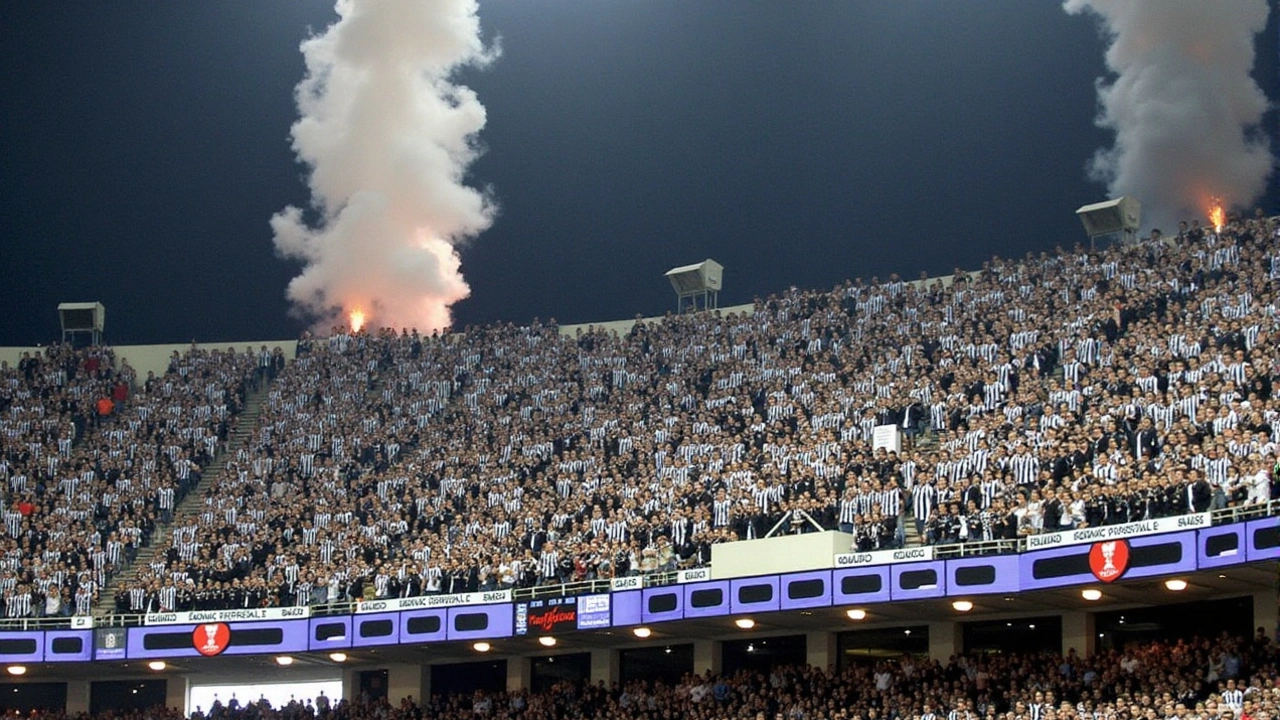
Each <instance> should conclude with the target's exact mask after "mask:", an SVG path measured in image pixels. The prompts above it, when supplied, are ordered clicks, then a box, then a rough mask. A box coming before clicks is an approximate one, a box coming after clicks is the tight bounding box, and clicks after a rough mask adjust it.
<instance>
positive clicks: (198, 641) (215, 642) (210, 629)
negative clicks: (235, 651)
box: [191, 623, 231, 657]
mask: <svg viewBox="0 0 1280 720" xmlns="http://www.w3.org/2000/svg"><path fill="white" fill-rule="evenodd" d="M191 643H192V644H193V645H195V648H196V652H198V653H200V654H201V655H204V656H206V657H213V656H214V655H220V654H221V653H222V651H223V650H226V649H227V646H228V645H230V644H231V628H229V627H227V624H226V623H205V624H204V625H197V626H196V629H195V630H194V631H192V633H191Z"/></svg>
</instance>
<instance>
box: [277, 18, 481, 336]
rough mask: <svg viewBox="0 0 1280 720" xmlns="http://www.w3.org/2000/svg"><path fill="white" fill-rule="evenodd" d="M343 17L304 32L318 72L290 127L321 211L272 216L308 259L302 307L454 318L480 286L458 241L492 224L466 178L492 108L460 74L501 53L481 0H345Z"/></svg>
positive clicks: (325, 318)
mask: <svg viewBox="0 0 1280 720" xmlns="http://www.w3.org/2000/svg"><path fill="white" fill-rule="evenodd" d="M336 10H337V14H338V16H339V19H338V20H337V21H336V22H334V23H333V24H332V25H330V26H329V27H328V29H326V30H325V32H324V33H323V34H320V35H316V36H313V37H311V38H309V39H308V40H306V41H305V42H303V43H302V47H301V49H302V54H303V56H304V58H305V60H306V65H307V74H306V76H305V77H304V79H303V80H302V82H301V83H299V84H298V87H297V95H296V98H297V104H298V111H299V115H300V118H299V120H298V121H297V122H296V123H295V124H294V125H293V128H292V130H291V132H290V137H291V138H292V146H293V150H294V152H295V153H297V156H298V159H299V160H301V161H302V162H303V163H305V164H306V165H307V166H308V168H309V171H310V172H309V175H308V185H309V186H310V189H311V202H312V206H313V208H312V209H313V210H314V213H304V211H303V210H302V209H300V208H297V207H293V206H290V207H287V208H285V209H284V210H282V211H281V212H279V213H278V214H276V215H275V216H274V217H272V218H271V228H272V230H273V232H274V235H275V237H274V242H275V246H276V249H277V251H278V252H279V253H280V254H281V255H282V256H283V257H285V258H289V259H296V260H300V261H302V263H303V269H302V273H301V274H300V275H298V276H297V277H295V278H294V279H293V280H292V281H291V282H290V283H289V288H288V297H289V299H290V300H291V301H292V302H293V303H294V310H295V311H296V312H297V313H298V314H299V315H301V316H303V317H306V318H308V319H312V320H315V321H316V323H317V325H318V326H323V325H326V324H329V323H333V322H335V321H337V322H342V323H343V324H345V323H346V322H348V318H351V317H352V316H353V315H355V314H357V313H359V314H360V316H361V317H364V316H367V317H369V319H370V322H371V323H372V324H374V325H376V326H380V327H396V328H406V327H416V328H418V329H419V330H424V331H426V330H433V329H442V328H446V327H448V326H449V324H450V312H449V306H450V305H452V304H453V303H455V302H457V301H459V300H461V299H463V298H465V297H467V295H468V294H470V288H469V287H468V286H467V283H466V281H465V280H464V279H463V277H462V274H461V272H460V267H461V261H460V259H459V257H458V253H457V249H456V247H457V245H458V244H459V243H462V242H464V241H466V240H469V239H471V238H474V237H475V236H476V235H478V234H479V233H481V232H482V231H484V230H485V229H487V228H488V227H489V226H490V225H491V224H492V223H493V220H494V216H495V214H496V212H497V208H496V205H495V204H494V202H493V200H492V198H491V197H490V196H489V194H488V193H486V192H483V191H481V190H477V189H475V188H473V187H468V186H467V185H466V184H465V181H466V172H467V168H468V167H469V166H470V164H471V163H472V161H474V160H475V159H476V157H477V156H478V155H479V152H480V148H479V146H478V144H477V134H478V133H479V132H480V130H481V129H482V128H483V127H484V125H485V110H484V107H483V106H482V105H481V104H480V102H479V101H478V100H477V99H476V96H475V93H474V92H472V91H471V89H469V88H467V87H464V86H461V85H459V84H457V83H456V82H454V75H455V73H456V72H457V71H458V70H459V69H460V68H462V67H465V66H482V65H485V64H487V63H489V62H490V61H491V60H493V59H494V58H495V57H496V56H497V49H496V47H488V46H486V45H485V43H484V42H483V40H482V38H481V34H480V22H479V18H478V17H477V14H476V11H477V0H338V2H337V6H336Z"/></svg>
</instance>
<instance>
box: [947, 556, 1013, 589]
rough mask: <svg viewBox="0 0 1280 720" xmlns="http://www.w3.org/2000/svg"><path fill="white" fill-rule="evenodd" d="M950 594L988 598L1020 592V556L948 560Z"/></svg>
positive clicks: (948, 587)
mask: <svg viewBox="0 0 1280 720" xmlns="http://www.w3.org/2000/svg"><path fill="white" fill-rule="evenodd" d="M946 563H947V592H948V593H951V594H965V595H987V594H998V593H1004V594H1007V593H1016V592H1018V590H1019V588H1020V587H1021V586H1020V585H1019V579H1018V556H1017V555H987V556H979V557H967V558H956V559H954V560H947V561H946Z"/></svg>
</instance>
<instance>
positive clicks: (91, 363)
mask: <svg viewBox="0 0 1280 720" xmlns="http://www.w3.org/2000/svg"><path fill="white" fill-rule="evenodd" d="M256 364H257V360H256V355H245V354H237V353H235V352H233V351H230V350H228V351H226V352H222V351H203V350H195V349H193V350H191V351H189V352H187V353H185V354H179V353H175V354H174V357H173V358H172V359H171V362H170V365H169V368H168V371H167V372H166V373H164V374H163V375H162V376H155V375H154V374H151V373H149V374H148V377H146V378H144V379H139V378H138V377H137V376H136V373H135V371H134V370H133V368H132V367H131V366H130V365H129V364H128V362H127V360H121V361H120V362H119V364H118V367H117V363H116V360H115V357H114V353H113V351H112V350H111V349H110V348H107V347H96V346H95V347H88V348H79V349H77V348H74V347H73V346H71V345H54V346H50V347H48V348H46V349H44V350H43V351H41V352H31V353H25V354H24V355H23V356H22V358H21V360H20V361H19V363H18V365H17V367H8V366H7V365H6V366H3V367H0V489H2V490H3V493H4V494H3V498H4V508H3V510H0V520H3V534H0V602H2V603H3V604H2V605H0V613H2V614H3V616H4V617H9V618H27V617H57V616H69V615H73V614H77V615H87V614H90V613H91V612H92V609H93V605H94V603H95V602H96V600H97V597H98V595H99V593H100V592H101V590H102V588H104V587H105V586H106V584H107V582H108V581H109V580H110V578H111V576H112V575H113V573H114V572H116V570H117V569H119V568H120V567H121V566H122V565H124V564H126V563H127V562H129V561H131V560H132V559H133V557H135V555H136V553H137V551H138V549H139V548H140V547H142V546H143V545H145V544H146V543H148V542H149V541H150V539H151V535H152V533H153V532H154V530H155V528H156V526H157V523H159V522H162V521H164V520H166V519H168V518H170V517H171V514H172V511H173V509H174V508H175V507H176V503H177V502H179V501H180V500H181V498H182V496H183V495H184V494H185V493H186V492H187V490H189V489H190V488H192V487H194V486H195V485H196V484H197V483H198V482H199V480H200V469H201V468H202V467H203V466H204V465H206V464H207V463H208V462H209V461H210V460H211V459H212V458H213V456H214V455H215V454H217V452H218V450H219V445H220V443H223V442H224V441H225V439H226V437H227V433H228V430H229V428H230V424H231V423H232V422H233V421H234V417H235V414H236V413H237V412H238V411H239V409H240V407H241V405H242V403H243V400H244V397H245V390H246V388H245V385H246V382H247V381H249V380H251V379H252V378H253V373H254V372H255V369H256Z"/></svg>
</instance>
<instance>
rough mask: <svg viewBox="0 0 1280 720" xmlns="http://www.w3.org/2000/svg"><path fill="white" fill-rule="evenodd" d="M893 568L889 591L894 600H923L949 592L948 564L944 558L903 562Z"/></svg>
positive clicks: (892, 566)
mask: <svg viewBox="0 0 1280 720" xmlns="http://www.w3.org/2000/svg"><path fill="white" fill-rule="evenodd" d="M890 567H891V568H893V569H892V570H891V571H890V573H889V577H890V579H891V580H892V584H891V586H890V589H889V592H890V596H891V597H892V598H893V599H894V600H922V599H924V598H937V597H942V596H944V595H946V594H947V565H946V563H945V562H943V561H942V560H931V561H929V562H913V563H901V564H894V565H891V566H890Z"/></svg>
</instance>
